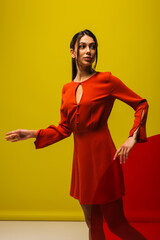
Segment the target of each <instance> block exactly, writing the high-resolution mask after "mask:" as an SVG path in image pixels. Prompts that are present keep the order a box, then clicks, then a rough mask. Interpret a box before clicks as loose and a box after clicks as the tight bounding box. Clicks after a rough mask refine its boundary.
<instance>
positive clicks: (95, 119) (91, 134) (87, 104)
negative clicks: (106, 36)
mask: <svg viewBox="0 0 160 240" xmlns="http://www.w3.org/2000/svg"><path fill="white" fill-rule="evenodd" d="M97 47H98V43H97V39H96V37H95V35H94V34H93V33H92V32H91V31H89V30H84V31H81V32H79V33H77V34H75V35H74V37H73V38H72V41H71V43H70V53H71V56H72V81H71V82H69V83H67V84H65V85H64V86H63V88H62V100H61V108H60V110H61V120H60V122H59V124H58V126H55V125H50V126H48V127H47V128H46V129H39V130H25V129H18V130H15V131H12V132H8V133H7V134H6V140H7V141H11V142H16V141H20V140H25V139H28V138H32V137H36V140H35V142H34V144H35V147H36V149H38V148H43V147H46V146H49V145H51V144H53V143H56V142H58V141H60V140H62V139H64V138H66V137H68V136H70V135H71V133H73V137H74V152H73V165H72V179H71V188H70V195H71V196H72V197H74V198H76V199H78V200H79V202H80V204H81V207H82V209H83V211H84V216H85V220H86V223H87V226H88V227H89V239H90V240H91V239H92V240H94V239H97V240H103V239H105V235H104V229H103V226H102V225H103V217H104V218H105V220H106V222H107V224H108V227H109V229H110V231H111V232H112V233H114V234H116V235H117V236H119V237H120V238H122V239H129V240H132V239H136V240H137V239H146V238H145V237H144V236H143V235H142V234H140V233H139V232H138V231H136V229H134V228H133V227H132V226H131V225H129V223H128V222H127V220H126V218H125V216H124V212H123V202H122V196H123V195H125V188H124V179H123V172H122V162H124V163H125V162H126V159H127V158H128V154H129V151H130V150H131V149H132V148H133V146H134V145H135V144H136V142H146V141H147V137H146V129H145V124H146V119H147V112H148V106H149V105H148V103H147V101H146V99H143V98H141V97H140V96H139V95H137V94H136V93H134V92H133V91H132V90H131V89H129V88H128V87H127V86H126V85H125V84H124V83H123V82H122V81H121V80H120V79H119V78H117V77H115V76H113V75H112V74H111V72H97V71H95V70H94V69H95V66H96V64H95V66H94V68H92V64H93V63H94V61H95V60H96V63H97V57H98V51H97ZM116 98H117V99H119V100H121V101H123V102H125V103H127V104H128V105H129V106H131V107H132V108H133V109H134V110H135V120H134V124H133V127H132V129H131V130H130V133H129V136H128V139H127V140H126V141H125V142H124V143H123V144H122V145H121V146H120V148H119V149H118V150H117V151H116V148H115V145H114V143H113V140H112V138H111V135H110V132H109V129H108V124H107V120H108V117H109V115H110V112H111V110H112V107H113V104H114V101H115V99H116Z"/></svg>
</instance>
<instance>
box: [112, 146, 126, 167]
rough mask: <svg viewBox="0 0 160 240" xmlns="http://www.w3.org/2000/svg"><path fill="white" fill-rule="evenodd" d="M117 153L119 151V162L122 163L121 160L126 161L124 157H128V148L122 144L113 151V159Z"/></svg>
mask: <svg viewBox="0 0 160 240" xmlns="http://www.w3.org/2000/svg"><path fill="white" fill-rule="evenodd" d="M119 153H120V164H122V162H124V163H126V159H128V153H129V148H128V147H124V146H123V147H120V148H119V149H118V150H117V152H116V153H115V155H114V158H113V160H115V159H116V157H117V156H118V154H119Z"/></svg>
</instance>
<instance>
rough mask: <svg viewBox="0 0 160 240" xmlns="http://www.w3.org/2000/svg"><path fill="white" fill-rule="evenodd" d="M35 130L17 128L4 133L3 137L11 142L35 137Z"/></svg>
mask: <svg viewBox="0 0 160 240" xmlns="http://www.w3.org/2000/svg"><path fill="white" fill-rule="evenodd" d="M36 132H37V130H27V129H17V130H14V131H11V132H8V133H6V137H5V139H6V140H7V141H11V142H17V141H21V140H26V139H29V138H33V137H35V133H36Z"/></svg>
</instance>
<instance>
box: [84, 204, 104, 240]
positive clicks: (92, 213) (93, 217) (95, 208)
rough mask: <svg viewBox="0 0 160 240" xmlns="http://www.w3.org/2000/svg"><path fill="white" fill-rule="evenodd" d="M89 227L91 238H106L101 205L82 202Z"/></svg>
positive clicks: (101, 239)
mask: <svg viewBox="0 0 160 240" xmlns="http://www.w3.org/2000/svg"><path fill="white" fill-rule="evenodd" d="M80 205H81V207H82V209H83V212H84V216H85V221H86V224H87V226H88V228H89V240H105V235H104V231H103V216H102V213H101V209H100V205H97V204H94V205H88V204H80Z"/></svg>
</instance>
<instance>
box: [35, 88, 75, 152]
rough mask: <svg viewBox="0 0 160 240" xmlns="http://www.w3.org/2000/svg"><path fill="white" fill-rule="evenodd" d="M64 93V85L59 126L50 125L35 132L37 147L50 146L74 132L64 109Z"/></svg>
mask: <svg viewBox="0 0 160 240" xmlns="http://www.w3.org/2000/svg"><path fill="white" fill-rule="evenodd" d="M63 94H64V86H63V88H62V99H61V107H60V117H61V119H60V121H59V124H58V126H55V125H50V126H48V127H47V128H46V129H39V130H38V131H37V132H36V133H35V137H36V140H35V142H34V144H35V147H36V149H37V148H43V147H46V146H49V145H51V144H53V143H56V142H58V141H60V140H62V139H64V138H66V137H69V136H70V135H71V133H72V131H71V130H70V128H69V126H68V123H67V116H66V114H65V111H64V106H63Z"/></svg>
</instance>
